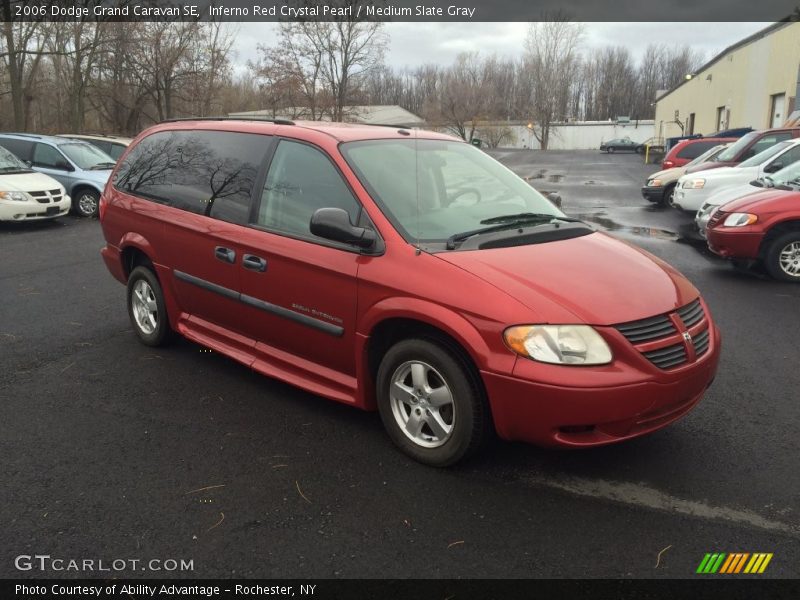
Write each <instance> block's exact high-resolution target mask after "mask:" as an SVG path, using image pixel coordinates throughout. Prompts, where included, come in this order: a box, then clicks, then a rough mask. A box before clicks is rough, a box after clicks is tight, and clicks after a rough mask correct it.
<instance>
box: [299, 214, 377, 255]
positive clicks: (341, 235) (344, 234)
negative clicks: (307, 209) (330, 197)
mask: <svg viewBox="0 0 800 600" xmlns="http://www.w3.org/2000/svg"><path fill="white" fill-rule="evenodd" d="M309 229H310V230H311V233H313V234H314V235H317V236H319V237H321V238H325V239H327V240H333V241H335V242H342V243H345V244H352V245H354V246H358V247H359V248H371V247H372V246H374V245H375V240H376V239H377V236H376V235H375V232H374V231H372V230H371V229H367V228H366V227H356V226H355V225H352V224H351V223H350V215H348V214H347V211H346V210H344V209H341V208H319V209H317V210H315V211H314V214H313V215H312V216H311V224H310V226H309Z"/></svg>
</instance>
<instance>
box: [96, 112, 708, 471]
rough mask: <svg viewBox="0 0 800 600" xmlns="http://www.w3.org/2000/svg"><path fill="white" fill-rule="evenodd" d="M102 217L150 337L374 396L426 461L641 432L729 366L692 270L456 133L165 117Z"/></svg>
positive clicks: (133, 149)
mask: <svg viewBox="0 0 800 600" xmlns="http://www.w3.org/2000/svg"><path fill="white" fill-rule="evenodd" d="M100 210H101V213H100V218H101V221H102V228H103V232H104V235H105V239H106V241H107V244H106V246H105V247H104V248H103V250H102V256H103V259H104V260H105V263H106V265H107V267H108V269H109V270H110V271H111V273H112V274H113V275H114V277H116V278H117V279H118V280H119V281H121V282H123V283H125V284H127V290H128V291H127V298H128V311H129V315H130V318H131V321H132V323H133V327H134V330H135V332H136V334H137V335H138V337H139V339H140V340H141V341H142V342H144V343H145V344H148V345H159V344H162V343H164V342H165V341H166V340H167V339H168V338H169V336H170V334H171V332H173V331H177V332H179V333H180V334H182V335H183V336H185V337H187V338H189V339H191V340H193V341H195V342H197V343H199V344H202V345H204V346H207V347H209V348H212V349H214V350H216V351H218V352H221V353H223V354H226V355H228V356H230V357H231V358H233V359H234V360H237V361H239V362H241V363H243V364H245V365H247V366H248V367H251V368H252V369H254V370H256V371H258V372H260V373H263V374H265V375H268V376H270V377H274V378H276V379H280V380H283V381H286V382H289V383H291V384H294V385H297V386H299V387H302V388H305V389H306V390H309V391H311V392H313V393H316V394H319V395H321V396H325V397H327V398H331V399H333V400H337V401H339V402H343V403H345V404H349V405H351V406H356V407H358V408H362V409H375V408H377V409H378V410H379V412H380V415H381V418H382V420H383V422H384V424H385V426H386V429H387V430H388V433H389V436H390V437H391V438H392V440H393V441H394V442H395V443H396V444H397V445H398V446H399V447H400V448H402V449H403V450H404V451H405V452H406V453H408V454H409V455H411V456H412V457H414V458H415V459H417V460H419V461H422V462H425V463H427V464H431V465H437V466H444V465H449V464H453V463H454V462H456V461H458V460H459V459H461V458H463V457H464V456H466V455H468V454H470V453H472V452H473V451H475V450H476V449H477V448H478V447H479V446H480V445H481V443H482V442H483V441H484V440H485V439H486V438H487V437H488V436H489V435H490V433H491V432H492V430H494V431H496V432H497V433H498V434H499V435H500V437H502V438H504V439H508V440H524V441H528V442H533V443H538V444H543V445H554V446H570V447H584V446H597V445H602V444H608V443H611V442H616V441H620V440H625V439H628V438H632V437H635V436H639V435H642V434H645V433H648V432H650V431H654V430H656V429H659V428H661V427H664V426H665V425H667V424H669V423H671V422H673V421H675V420H676V419H678V418H679V417H681V416H683V415H684V414H686V413H687V412H688V411H689V410H691V409H692V407H694V406H695V405H696V404H697V402H698V401H699V400H700V398H701V397H702V395H703V394H704V392H705V390H706V388H707V387H708V386H709V384H710V383H711V381H712V379H713V378H714V374H715V372H716V369H717V362H718V359H719V351H720V336H719V331H718V329H717V327H716V326H715V325H714V323H713V322H712V320H711V316H710V314H709V312H708V307H707V306H706V304H705V302H704V301H703V300H702V299H701V298H700V294H699V293H698V291H697V289H695V287H694V286H693V285H692V284H691V283H690V282H689V281H688V280H687V279H686V278H685V277H683V276H682V275H681V274H680V273H678V272H677V271H676V270H675V269H673V268H672V267H670V266H669V265H667V264H666V263H664V262H662V261H661V260H659V259H657V258H655V257H653V256H651V255H649V254H647V253H646V252H645V251H643V250H640V249H637V248H634V247H632V246H630V245H628V244H625V243H623V242H621V241H617V240H616V239H614V238H613V237H610V236H608V235H606V234H604V233H600V232H596V231H594V230H593V229H592V228H591V227H590V226H588V225H587V224H585V223H583V222H581V221H578V220H576V219H572V218H569V217H567V216H566V215H565V214H564V213H562V212H561V211H560V210H559V209H558V208H556V207H555V206H554V205H553V204H552V203H551V202H550V201H548V200H547V199H546V198H544V197H543V196H542V195H540V194H539V193H538V192H537V191H536V190H534V189H533V188H532V187H531V186H530V185H528V184H527V183H525V182H524V181H523V180H521V179H520V178H518V177H517V176H516V175H514V174H513V173H512V172H511V171H509V170H508V169H506V168H505V167H504V166H502V165H501V164H499V163H498V162H496V161H495V160H494V159H492V158H490V157H489V156H488V155H486V154H485V153H483V152H482V151H480V150H478V149H477V148H474V147H472V146H470V145H469V144H466V143H464V142H463V141H461V140H458V139H455V138H452V137H450V136H447V135H442V134H437V133H432V132H423V131H409V130H405V129H397V128H387V127H368V126H362V125H343V124H334V123H327V124H323V123H292V122H287V121H275V122H270V123H267V122H248V121H241V120H239V121H236V120H221V119H220V120H202V121H182V122H170V123H165V124H161V125H158V126H155V127H152V128H150V129H148V130H147V131H145V132H143V133H142V134H140V135H139V137H138V138H137V139H136V140H135V141H134V142H133V144H132V145H131V146H130V148H129V150H128V151H127V152H126V153H125V155H124V156H123V157H122V158H121V160H120V161H119V163H118V165H117V167H116V169H115V171H114V173H113V176H112V179H111V181H110V182H109V184H108V186H107V187H106V190H105V192H104V194H103V197H102V202H101V209H100Z"/></svg>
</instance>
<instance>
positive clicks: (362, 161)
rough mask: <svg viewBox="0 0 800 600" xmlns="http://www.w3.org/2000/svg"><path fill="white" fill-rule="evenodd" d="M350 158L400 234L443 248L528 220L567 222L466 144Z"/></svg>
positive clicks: (375, 146)
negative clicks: (489, 229) (484, 231)
mask: <svg viewBox="0 0 800 600" xmlns="http://www.w3.org/2000/svg"><path fill="white" fill-rule="evenodd" d="M341 150H342V154H343V155H344V157H345V159H346V160H347V162H348V163H349V164H350V166H351V167H352V168H353V170H354V171H355V172H356V174H357V175H358V177H359V179H360V180H361V182H362V183H363V184H364V185H365V187H366V188H367V190H368V191H369V192H370V195H371V196H372V197H373V199H374V200H375V201H376V203H377V204H378V205H379V206H380V207H381V209H382V210H383V212H384V214H386V216H387V218H388V219H389V220H390V221H391V222H392V224H393V225H394V226H395V228H396V229H397V230H398V231H399V232H400V234H401V235H402V236H403V237H404V238H405V239H406V240H407V241H410V242H421V243H426V242H427V243H431V242H443V241H445V240H448V239H449V238H451V236H457V235H459V234H462V233H464V232H474V231H476V230H481V229H485V228H487V227H489V226H494V227H495V228H497V227H498V226H500V227H502V224H503V223H514V222H517V221H520V220H523V221H526V222H528V221H536V220H540V221H541V222H543V223H548V222H550V221H552V220H555V219H558V220H567V218H566V217H565V215H564V213H562V212H561V211H560V210H558V208H556V207H555V205H554V204H552V203H551V202H550V201H549V200H547V199H546V198H545V197H544V196H542V195H541V194H540V193H539V192H537V191H536V190H535V189H533V188H532V187H531V186H530V185H528V184H527V183H526V182H525V181H523V180H522V179H520V178H519V177H518V176H517V175H515V174H514V173H513V172H511V171H510V170H508V169H507V168H506V167H504V166H503V165H501V164H500V163H499V162H497V161H496V160H494V159H493V158H491V157H489V156H488V155H487V154H485V153H484V152H483V151H481V150H478V149H477V148H474V147H473V146H470V145H469V144H466V143H464V142H458V141H448V140H430V139H402V140H397V139H389V140H367V141H358V142H349V143H345V144H342V146H341Z"/></svg>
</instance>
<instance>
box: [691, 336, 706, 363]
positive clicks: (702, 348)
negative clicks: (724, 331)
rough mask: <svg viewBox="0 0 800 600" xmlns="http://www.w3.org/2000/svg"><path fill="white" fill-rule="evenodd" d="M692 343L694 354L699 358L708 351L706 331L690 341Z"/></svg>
mask: <svg viewBox="0 0 800 600" xmlns="http://www.w3.org/2000/svg"><path fill="white" fill-rule="evenodd" d="M692 341H693V342H694V352H695V354H696V355H697V356H698V357H700V356H702V355H703V354H705V353H706V351H707V350H708V329H704V330H703V331H701V332H700V333H698V334H697V335H696V336H694V339H693V340H692Z"/></svg>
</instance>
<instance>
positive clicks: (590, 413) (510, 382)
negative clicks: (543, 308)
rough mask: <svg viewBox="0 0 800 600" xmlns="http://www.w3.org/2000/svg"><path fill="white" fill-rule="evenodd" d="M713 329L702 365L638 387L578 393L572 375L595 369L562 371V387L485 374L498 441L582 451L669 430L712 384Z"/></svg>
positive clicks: (647, 377)
mask: <svg viewBox="0 0 800 600" xmlns="http://www.w3.org/2000/svg"><path fill="white" fill-rule="evenodd" d="M709 328H710V332H711V333H710V340H709V349H708V351H707V352H706V353H705V354H703V355H702V356H701V357H700V358H699V359H698V360H696V361H695V362H693V363H691V364H688V365H686V366H684V367H681V368H679V369H674V370H673V371H660V373H659V374H658V375H656V376H653V374H652V373H648V374H645V373H642V374H641V378H640V381H638V382H632V383H625V384H619V385H610V386H603V387H577V386H576V385H575V383H574V379H573V378H572V377H570V373H573V372H574V371H573V369H579V370H584V369H585V370H586V372H585V373H584V374H583V375H587V374H588V373H589V370H590V369H591V367H586V368H582V367H561V370H562V372H563V374H564V382H563V385H554V384H553V382H552V381H550V382H548V383H542V382H539V381H532V380H530V379H528V378H521V377H518V376H514V375H511V376H509V375H500V374H497V373H488V372H482V373H481V374H482V376H483V380H484V384H485V386H486V391H487V392H488V396H489V402H490V404H491V408H492V416H493V419H494V423H495V428H496V430H497V433H498V435H499V436H500V437H501V438H503V439H505V440H515V441H523V442H529V443H533V444H536V445H539V446H555V447H573V448H579V447H591V446H602V445H606V444H611V443H615V442H620V441H623V440H627V439H631V438H634V437H638V436H641V435H645V434H647V433H650V432H652V431H656V430H658V429H661V428H662V427H666V426H667V425H669V424H670V423H672V422H674V421H676V420H678V419H679V418H681V417H682V416H683V415H685V414H686V413H688V412H689V411H690V410H691V409H692V408H693V407H694V406H695V405H696V404H697V403H698V402H699V401H700V399H701V398H702V397H703V394H704V393H705V391H706V389H707V388H708V387H709V386H710V385H711V382H712V381H713V380H714V376H715V375H716V372H717V366H718V363H719V355H720V335H719V330H718V328H717V327H716V325H714V324H713V323H710V324H709ZM519 360H523V361H524V360H525V359H519ZM610 366H612V367H613V363H612V365H610ZM515 371H516V369H515ZM582 379H583V377H582Z"/></svg>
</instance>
